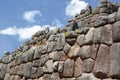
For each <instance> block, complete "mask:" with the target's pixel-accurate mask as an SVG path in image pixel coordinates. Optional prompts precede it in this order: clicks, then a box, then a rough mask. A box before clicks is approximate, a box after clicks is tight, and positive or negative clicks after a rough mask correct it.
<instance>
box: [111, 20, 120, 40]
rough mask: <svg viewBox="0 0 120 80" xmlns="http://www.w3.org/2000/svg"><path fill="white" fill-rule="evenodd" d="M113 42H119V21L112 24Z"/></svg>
mask: <svg viewBox="0 0 120 80" xmlns="http://www.w3.org/2000/svg"><path fill="white" fill-rule="evenodd" d="M112 30H113V31H112V32H113V34H112V37H113V42H120V21H119V22H116V23H114V24H113V29H112Z"/></svg>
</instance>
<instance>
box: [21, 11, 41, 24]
mask: <svg viewBox="0 0 120 80" xmlns="http://www.w3.org/2000/svg"><path fill="white" fill-rule="evenodd" d="M36 16H39V17H41V16H42V15H41V13H40V11H39V10H33V11H26V12H24V14H23V19H25V20H27V21H28V22H35V17H36Z"/></svg>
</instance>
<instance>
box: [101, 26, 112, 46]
mask: <svg viewBox="0 0 120 80" xmlns="http://www.w3.org/2000/svg"><path fill="white" fill-rule="evenodd" d="M101 42H102V43H104V44H107V45H112V42H113V40H112V25H111V24H108V25H105V26H104V27H103V28H102V36H101Z"/></svg>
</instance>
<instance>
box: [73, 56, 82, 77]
mask: <svg viewBox="0 0 120 80" xmlns="http://www.w3.org/2000/svg"><path fill="white" fill-rule="evenodd" d="M82 72H83V62H82V60H81V59H80V57H79V58H77V59H76V61H75V70H74V76H75V77H78V76H80V75H81V74H82Z"/></svg>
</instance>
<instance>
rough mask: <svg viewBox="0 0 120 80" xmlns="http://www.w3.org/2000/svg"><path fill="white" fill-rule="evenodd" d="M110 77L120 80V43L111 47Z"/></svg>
mask: <svg viewBox="0 0 120 80" xmlns="http://www.w3.org/2000/svg"><path fill="white" fill-rule="evenodd" d="M110 75H111V76H112V77H113V78H116V77H117V78H119V79H120V43H114V44H113V45H112V46H111V47H110Z"/></svg>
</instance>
